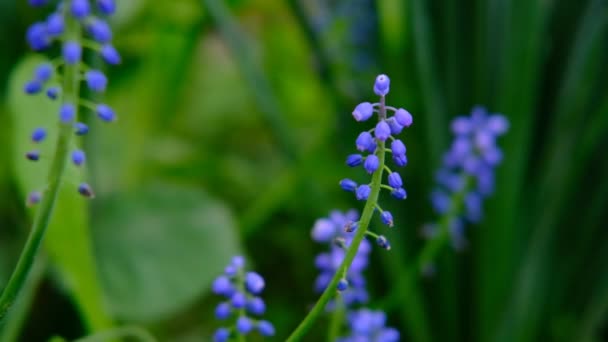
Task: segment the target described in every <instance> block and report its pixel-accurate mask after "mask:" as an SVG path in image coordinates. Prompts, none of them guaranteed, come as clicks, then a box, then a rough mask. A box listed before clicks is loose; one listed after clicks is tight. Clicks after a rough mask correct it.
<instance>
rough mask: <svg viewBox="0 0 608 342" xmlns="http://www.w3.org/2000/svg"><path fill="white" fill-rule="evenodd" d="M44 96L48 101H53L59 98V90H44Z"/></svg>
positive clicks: (55, 88)
mask: <svg viewBox="0 0 608 342" xmlns="http://www.w3.org/2000/svg"><path fill="white" fill-rule="evenodd" d="M46 96H48V98H49V99H51V100H55V99H57V97H58V96H59V88H58V87H50V88H48V89H47V90H46Z"/></svg>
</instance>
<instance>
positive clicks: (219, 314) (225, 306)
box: [215, 302, 232, 320]
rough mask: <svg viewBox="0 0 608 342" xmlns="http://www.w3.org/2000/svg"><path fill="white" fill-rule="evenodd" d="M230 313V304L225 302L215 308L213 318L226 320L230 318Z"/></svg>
mask: <svg viewBox="0 0 608 342" xmlns="http://www.w3.org/2000/svg"><path fill="white" fill-rule="evenodd" d="M231 313H232V308H231V307H230V304H229V303H227V302H223V303H219V304H218V305H217V306H216V307H215V318H217V319H220V320H224V319H227V318H228V317H230V314H231Z"/></svg>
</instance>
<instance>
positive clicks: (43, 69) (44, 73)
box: [34, 63, 53, 83]
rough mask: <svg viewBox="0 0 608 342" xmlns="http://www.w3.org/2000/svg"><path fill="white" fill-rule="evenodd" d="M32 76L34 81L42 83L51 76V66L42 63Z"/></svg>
mask: <svg viewBox="0 0 608 342" xmlns="http://www.w3.org/2000/svg"><path fill="white" fill-rule="evenodd" d="M34 75H35V77H36V80H38V81H40V82H42V83H44V82H46V81H48V80H49V79H50V78H51V76H53V66H52V65H51V64H49V63H42V64H40V65H38V66H37V67H36V70H35V71H34Z"/></svg>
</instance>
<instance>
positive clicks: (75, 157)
mask: <svg viewBox="0 0 608 342" xmlns="http://www.w3.org/2000/svg"><path fill="white" fill-rule="evenodd" d="M85 160H86V155H85V153H84V151H81V150H76V151H74V152H72V162H73V163H74V165H76V166H80V165H82V164H84V162H85Z"/></svg>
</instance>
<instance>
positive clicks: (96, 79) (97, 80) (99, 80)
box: [84, 70, 108, 92]
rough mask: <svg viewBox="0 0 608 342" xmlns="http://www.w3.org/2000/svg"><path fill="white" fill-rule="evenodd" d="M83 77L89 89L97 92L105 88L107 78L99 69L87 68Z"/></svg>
mask: <svg viewBox="0 0 608 342" xmlns="http://www.w3.org/2000/svg"><path fill="white" fill-rule="evenodd" d="M84 78H85V79H86V81H87V86H88V87H89V89H91V90H93V91H97V92H102V91H104V90H106V86H107V85H108V79H107V78H106V75H104V74H103V72H101V71H99V70H89V71H87V72H86V73H85V74H84Z"/></svg>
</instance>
